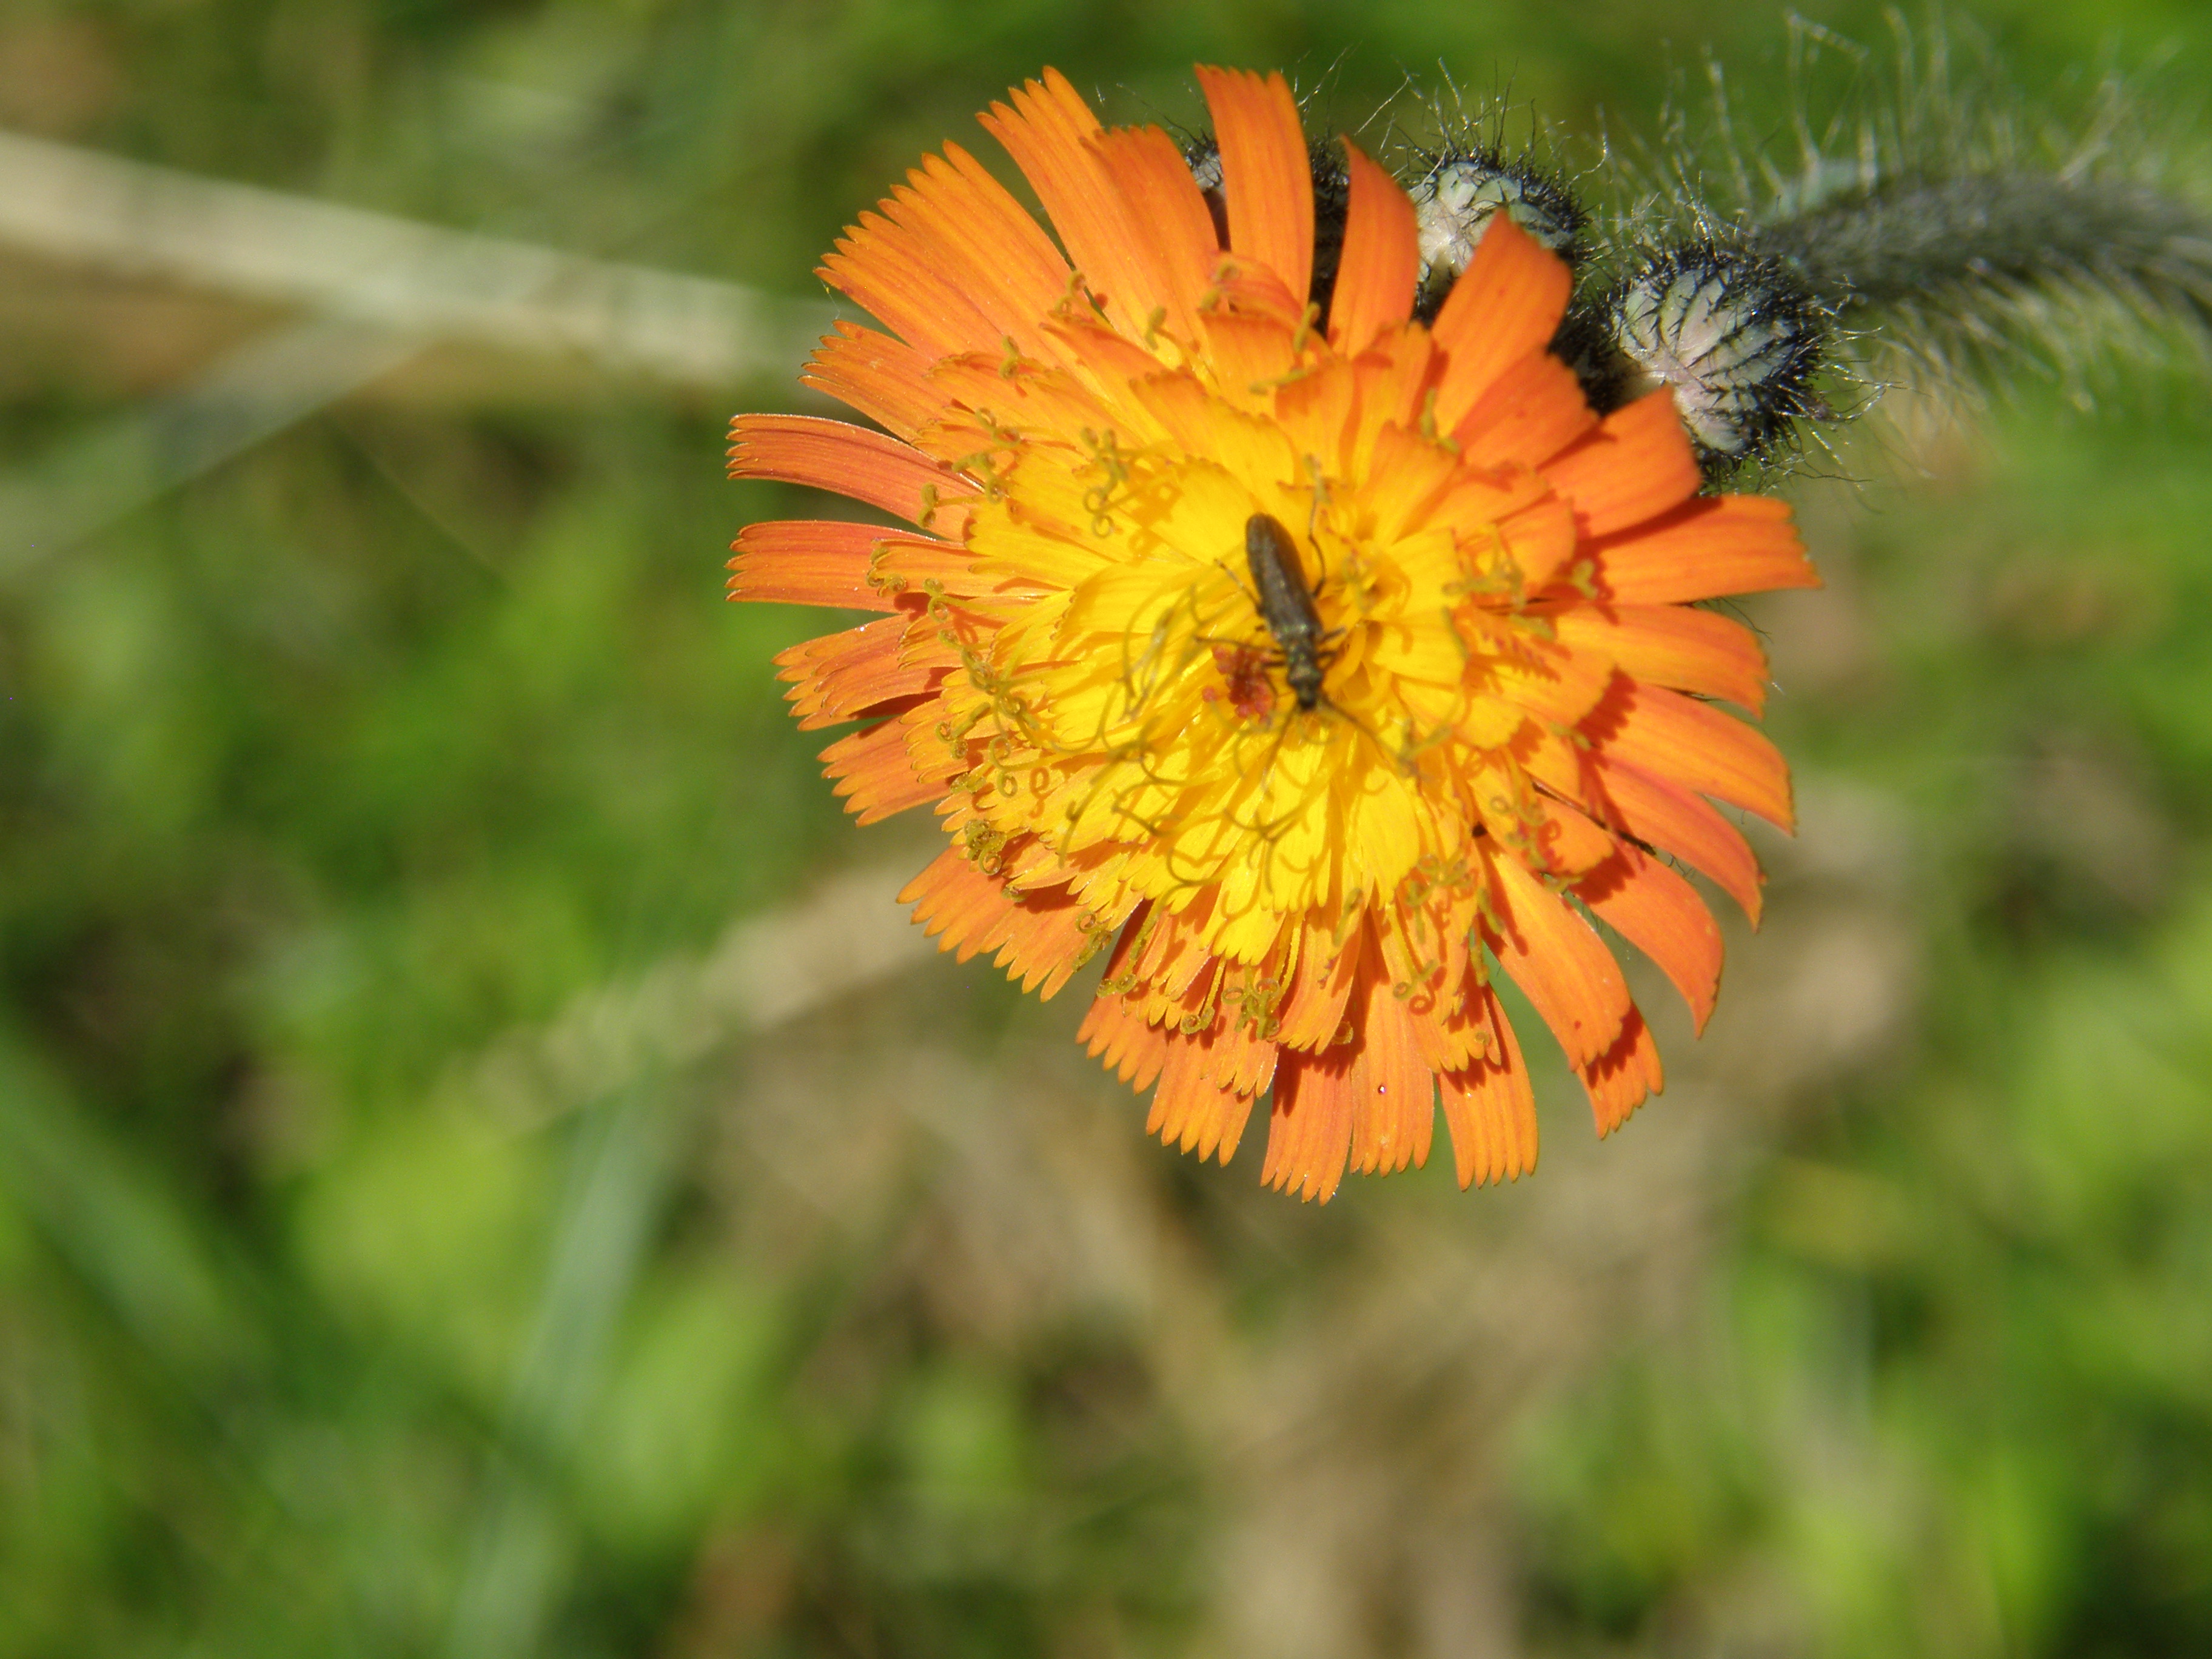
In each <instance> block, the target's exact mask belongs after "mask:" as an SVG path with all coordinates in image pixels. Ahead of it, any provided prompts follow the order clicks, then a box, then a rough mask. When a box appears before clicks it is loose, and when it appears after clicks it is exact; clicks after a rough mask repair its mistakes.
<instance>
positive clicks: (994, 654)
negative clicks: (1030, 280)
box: [940, 363, 1545, 963]
mask: <svg viewBox="0 0 2212 1659" xmlns="http://www.w3.org/2000/svg"><path fill="white" fill-rule="evenodd" d="M1334 367H1336V368H1342V367H1343V365H1341V364H1337V365H1335V366H1334ZM1202 368H1204V365H1203V364H1202V363H1194V365H1193V367H1191V368H1171V369H1164V371H1163V373H1162V374H1160V375H1159V376H1158V377H1157V378H1156V379H1153V380H1151V381H1149V382H1143V381H1140V382H1139V383H1137V384H1136V385H1134V386H1133V387H1132V388H1131V391H1130V392H1129V393H1128V394H1126V395H1125V397H1124V398H1122V399H1121V402H1122V404H1123V405H1124V407H1123V408H1122V409H1121V410H1119V411H1117V412H1119V413H1122V414H1125V415H1126V416H1127V421H1126V423H1125V424H1122V425H1117V426H1115V427H1113V428H1096V427H1089V428H1084V429H1082V430H1080V431H1079V432H1076V433H1073V434H1068V433H1064V432H1059V431H1053V430H1049V429H1036V430H1028V431H1024V430H1022V429H1021V428H1019V427H1018V424H1017V423H1016V422H1013V421H1012V420H1011V419H1010V418H1009V417H1007V416H1004V415H1000V414H997V413H994V412H990V411H984V412H982V413H981V415H980V418H981V421H982V422H983V423H984V425H985V427H986V428H987V429H988V430H989V432H990V433H992V434H993V435H994V437H995V439H996V445H995V447H994V449H993V451H992V453H991V454H990V456H989V458H988V459H987V461H984V462H982V463H980V464H979V470H980V471H982V472H983V475H984V476H986V477H987V478H988V480H989V483H990V489H989V493H988V496H987V500H986V501H984V502H982V503H981V506H980V507H979V509H978V511H977V513H976V515H975V521H974V523H973V525H972V526H971V528H970V530H969V538H968V539H969V549H970V551H971V552H972V553H974V554H975V556H976V557H977V560H978V564H977V567H976V568H977V569H978V570H979V572H981V573H984V574H996V575H1000V576H1001V577H1002V578H1003V579H1004V580H1006V582H1007V584H1008V585H1009V593H1008V596H1007V598H1006V601H1005V602H1004V603H1003V604H1000V605H999V606H998V609H997V615H996V617H995V618H994V620H996V622H997V623H998V626H997V627H996V629H995V631H994V632H993V633H991V634H990V635H989V636H988V637H984V636H982V635H978V636H977V637H975V638H972V639H969V640H968V641H963V644H964V645H965V647H966V649H965V651H964V652H963V656H964V658H965V661H966V665H967V667H966V680H967V684H965V685H964V686H963V685H960V684H957V678H958V677H956V684H953V685H951V686H949V687H948V688H947V690H946V694H945V706H946V708H947V710H948V714H949V718H948V720H946V722H945V725H944V726H942V727H940V734H941V735H942V736H943V737H945V738H946V739H947V740H948V741H951V742H954V743H965V744H973V742H974V740H975V738H979V737H982V738H987V744H986V746H985V750H984V752H985V754H986V756H987V758H986V760H985V763H984V764H983V766H982V767H981V769H979V770H980V773H981V775H971V776H970V779H969V783H970V785H971V786H972V787H975V794H974V795H973V796H970V797H967V798H966V799H970V800H972V801H973V803H974V810H975V812H976V813H977V814H978V817H979V818H980V819H981V822H982V823H984V824H987V826H988V828H987V829H984V830H981V832H980V833H981V834H982V835H984V836H987V837H989V838H991V839H992V840H994V841H995V840H997V839H999V838H1001V837H1012V836H1016V835H1018V834H1022V833H1024V832H1026V833H1028V834H1030V835H1032V836H1035V837H1036V839H1037V840H1038V841H1039V842H1042V845H1043V846H1044V847H1045V848H1048V849H1049V850H1050V852H1051V853H1052V854H1054V862H1055V863H1056V864H1058V865H1059V866H1061V867H1062V868H1065V867H1067V866H1073V868H1075V869H1076V870H1078V871H1079V872H1084V874H1083V876H1082V877H1081V878H1080V879H1079V886H1078V891H1079V894H1080V895H1081V896H1083V897H1084V898H1085V902H1087V903H1089V904H1091V906H1092V907H1093V908H1097V909H1098V910H1100V911H1102V912H1106V911H1113V912H1115V913H1117V914H1118V913H1121V911H1122V910H1124V909H1125V908H1126V907H1125V906H1123V905H1121V904H1118V903H1116V902H1115V901H1116V900H1117V899H1118V898H1120V897H1121V896H1124V895H1127V894H1134V895H1135V896H1140V897H1144V898H1148V899H1152V900H1155V901H1158V902H1160V903H1162V904H1163V905H1164V906H1165V907H1166V908H1168V909H1169V910H1170V912H1171V913H1176V914H1182V913H1184V912H1185V911H1186V910H1187V909H1188V908H1189V907H1190V906H1191V905H1192V904H1193V903H1194V902H1195V901H1197V900H1199V899H1200V896H1204V899H1205V907H1206V919H1205V921H1204V922H1203V924H1202V926H1203V931H1204V933H1205V936H1206V940H1207V943H1208V945H1209V946H1210V948H1212V950H1213V951H1215V952H1216V953H1217V954H1219V955H1221V956H1224V957H1229V958H1231V959H1232V960H1237V961H1242V962H1246V963H1254V962H1257V961H1259V960H1260V959H1261V957H1263V956H1265V955H1266V953H1267V951H1269V949H1270V948H1271V947H1273V945H1275V943H1276V941H1277V939H1278V938H1279V934H1280V933H1281V931H1282V927H1283V925H1284V923H1285V920H1286V919H1290V918H1296V917H1303V916H1304V915H1308V914H1309V913H1319V914H1322V915H1330V916H1339V915H1354V914H1357V913H1358V911H1359V910H1360V909H1361V908H1362V907H1364V906H1365V905H1367V904H1368V903H1370V902H1375V901H1376V900H1378V899H1381V898H1383V897H1386V896H1389V895H1391V894H1393V893H1395V891H1396V890H1398V888H1399V886H1400V884H1401V883H1403V882H1404V881H1405V880H1406V879H1407V878H1408V877H1409V876H1411V875H1413V872H1415V871H1416V870H1417V868H1421V867H1423V866H1426V867H1427V869H1428V870H1429V871H1430V872H1431V876H1433V873H1434V872H1436V871H1437V869H1439V868H1440V867H1442V866H1443V865H1445V864H1447V863H1455V862H1457V861H1459V860H1462V858H1463V856H1464V854H1465V851H1466V849H1467V847H1468V838H1469V836H1470V834H1471V833H1472V832H1473V831H1474V829H1476V828H1477V827H1478V826H1480V825H1481V824H1483V823H1485V822H1486V821H1489V822H1493V823H1494V822H1497V821H1499V820H1501V819H1502V820H1504V821H1505V822H1507V823H1511V822H1515V821H1517V819H1518V818H1519V817H1521V816H1522V814H1521V812H1520V811H1519V810H1518V809H1519V804H1520V803H1521V802H1522V799H1523V797H1524V793H1525V791H1526V789H1527V787H1528V786H1527V784H1526V781H1525V780H1524V779H1523V778H1522V775H1521V773H1520V769H1519V768H1518V767H1517V766H1516V764H1515V763H1514V761H1513V758H1512V756H1511V753H1510V745H1511V744H1513V742H1514V739H1515V738H1516V733H1518V732H1521V730H1522V726H1523V723H1524V720H1525V715H1524V713H1523V711H1522V708H1519V707H1518V706H1517V705H1516V703H1515V702H1513V701H1512V700H1511V698H1510V695H1509V694H1510V690H1511V688H1512V684H1513V683H1514V681H1515V679H1516V677H1518V676H1522V675H1525V674H1526V673H1527V672H1528V671H1529V669H1530V665H1531V658H1530V653H1529V646H1530V645H1531V643H1532V642H1533V641H1536V640H1538V639H1540V638H1541V636H1542V635H1543V632H1544V627H1545V625H1544V623H1542V622H1541V620H1540V619H1538V618H1535V617H1528V616H1526V615H1523V614H1521V613H1520V612H1519V611H1518V609H1517V601H1518V597H1519V593H1520V572H1519V569H1518V568H1517V566H1516V562H1515V560H1514V558H1513V556H1512V555H1511V553H1510V550H1509V549H1508V546H1507V544H1506V541H1505V539H1504V537H1503V536H1502V535H1501V534H1500V533H1499V532H1498V529H1497V527H1496V524H1495V521H1494V520H1493V519H1485V518H1482V517H1480V516H1476V517H1472V518H1471V517H1470V516H1469V515H1468V511H1467V509H1468V507H1469V506H1470V505H1477V506H1479V505H1480V503H1482V502H1484V501H1486V500H1488V501H1493V502H1497V503H1504V502H1508V501H1511V500H1512V499H1513V497H1514V492H1513V491H1512V490H1511V489H1510V486H1509V485H1503V484H1498V483H1490V482H1487V481H1486V480H1484V479H1482V478H1480V477H1474V476H1471V474H1470V470H1469V469H1467V468H1465V467H1463V466H1462V464H1461V463H1460V461H1459V459H1458V456H1457V454H1456V452H1455V450H1454V449H1453V448H1452V447H1451V446H1449V445H1448V444H1446V443H1443V442H1441V441H1437V440H1436V439H1435V438H1434V437H1432V436H1424V435H1419V434H1418V433H1408V432H1405V431H1402V430H1399V429H1397V428H1389V429H1388V435H1389V439H1390V441H1392V443H1393V450H1392V457H1393V459H1392V461H1391V465H1389V469H1388V470H1387V471H1385V470H1383V469H1381V468H1376V469H1373V470H1368V469H1365V468H1363V467H1360V466H1359V465H1357V464H1356V463H1357V460H1358V459H1359V458H1358V457H1357V456H1355V457H1354V458H1353V459H1354V463H1355V464H1354V465H1351V466H1346V465H1343V458H1342V457H1341V455H1340V456H1339V457H1338V458H1337V462H1338V464H1337V465H1334V466H1332V465H1328V463H1326V462H1325V461H1324V460H1323V459H1322V458H1321V457H1319V456H1316V455H1315V454H1312V453H1301V451H1300V448H1299V447H1298V445H1297V442H1296V441H1294V439H1293V438H1292V436H1291V433H1290V432H1289V431H1288V430H1287V429H1286V428H1285V426H1284V425H1283V424H1282V423H1279V422H1277V421H1275V420H1273V419H1270V418H1267V416H1266V415H1265V414H1264V413H1255V412H1254V410H1253V408H1252V407H1250V406H1249V405H1248V406H1246V407H1239V406H1237V404H1235V403H1232V402H1231V401H1230V400H1229V399H1228V398H1225V397H1223V396H1222V395H1220V394H1219V393H1218V392H1217V391H1216V390H1215V389H1213V388H1212V387H1210V386H1207V385H1206V383H1205V381H1204V380H1201V378H1200V370H1201V369H1202ZM1101 380H1102V382H1106V377H1104V376H1102V377H1101ZM1106 383H1109V384H1110V382H1106ZM1125 384H1126V382H1125ZM1256 390H1257V389H1256V388H1255V391H1256ZM1167 405H1172V408H1173V416H1174V419H1173V424H1174V427H1175V428H1176V431H1175V433H1174V434H1173V435H1170V433H1167V432H1164V431H1163V430H1162V422H1161V421H1160V419H1159V418H1158V410H1160V409H1161V408H1162V407H1164V406H1167ZM1262 407H1263V408H1264V405H1262ZM1370 444H1371V440H1370ZM1258 515H1265V516H1266V517H1267V518H1268V519H1272V520H1274V522H1275V525H1276V526H1279V529H1280V530H1281V531H1282V532H1286V539H1287V542H1288V551H1289V553H1290V556H1291V557H1290V559H1289V560H1287V561H1285V569H1284V574H1285V575H1286V576H1288V577H1289V579H1290V580H1289V581H1288V583H1287V584H1286V585H1285V591H1287V592H1290V593H1291V594H1292V596H1293V597H1295V596H1296V592H1297V589H1298V588H1300V587H1303V590H1304V596H1305V597H1306V598H1308V599H1310V604H1311V608H1312V611H1313V613H1314V614H1315V615H1316V616H1317V617H1318V619H1319V623H1320V629H1319V633H1318V636H1317V637H1311V636H1309V635H1305V634H1304V633H1302V632H1301V630H1300V629H1298V628H1297V626H1296V625H1295V624H1296V623H1297V622H1298V620H1299V618H1298V617H1297V614H1296V611H1295V607H1293V608H1292V609H1291V610H1289V611H1286V610H1285V606H1284V605H1283V603H1282V599H1281V595H1280V594H1277V595H1276V596H1275V597H1274V599H1273V600H1272V601H1271V598H1270V595H1269V594H1268V593H1267V592H1263V591H1262V586H1261V582H1260V581H1259V580H1256V579H1255V573H1254V571H1253V569H1252V568H1251V565H1250V562H1249V560H1248V557H1247V535H1248V529H1249V526H1251V524H1252V523H1253V521H1254V520H1255V516H1258ZM1293 567H1294V568H1293ZM1046 584H1049V585H1046ZM992 603H993V602H990V601H987V602H986V605H985V606H984V609H986V610H988V609H990V608H991V605H992ZM1302 665H1312V666H1314V667H1317V668H1318V669H1319V670H1320V684H1319V689H1318V692H1317V694H1316V695H1315V696H1313V698H1312V706H1311V707H1310V708H1306V707H1302V706H1301V705H1302V703H1303V702H1304V698H1302V697H1301V696H1299V695H1298V694H1297V690H1296V689H1295V687H1294V685H1293V683H1292V682H1293V678H1297V675H1296V674H1295V672H1294V671H1297V669H1299V668H1300V667H1301V666H1302ZM1307 683H1308V684H1309V686H1310V684H1311V683H1310V681H1308V682H1307ZM969 752H971V753H972V752H974V751H973V749H972V747H971V748H970V749H969ZM978 833H979V832H978V830H976V829H974V828H971V829H970V836H971V840H972V839H973V838H974V837H975V836H976V835H977V834H978ZM1013 879H1014V880H1015V881H1016V882H1017V883H1018V881H1019V872H1014V875H1013Z"/></svg>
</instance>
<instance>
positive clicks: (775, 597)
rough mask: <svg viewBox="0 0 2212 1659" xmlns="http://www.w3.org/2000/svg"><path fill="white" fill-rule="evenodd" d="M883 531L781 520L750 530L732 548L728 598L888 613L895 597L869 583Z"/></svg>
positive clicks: (833, 522) (826, 522)
mask: <svg viewBox="0 0 2212 1659" xmlns="http://www.w3.org/2000/svg"><path fill="white" fill-rule="evenodd" d="M883 533H884V532H883V530H882V527H881V526H877V525H872V524H848V523H844V522H842V521H841V520H812V521H809V520H793V519H781V520H767V521H764V522H763V523H760V524H749V525H747V526H745V527H744V529H743V530H740V531H739V532H738V538H737V540H735V541H734V542H732V543H731V544H730V545H731V547H732V549H734V550H736V553H737V557H735V558H733V559H732V560H731V561H730V569H731V571H732V575H731V577H730V582H729V587H730V597H731V598H732V599H753V600H757V601H760V602H762V603H763V604H773V605H835V606H837V607H839V608H841V609H843V610H848V611H889V610H891V609H892V608H893V607H894V605H896V600H895V599H894V598H893V596H892V594H891V593H890V592H887V591H885V590H884V588H882V587H880V586H877V585H876V584H875V583H874V582H872V581H871V580H869V574H870V572H869V568H868V567H869V562H870V561H871V560H872V558H873V557H874V556H875V550H876V544H877V542H878V540H880V539H881V538H882V537H883Z"/></svg>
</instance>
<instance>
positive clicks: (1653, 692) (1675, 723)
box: [1583, 680, 1796, 829]
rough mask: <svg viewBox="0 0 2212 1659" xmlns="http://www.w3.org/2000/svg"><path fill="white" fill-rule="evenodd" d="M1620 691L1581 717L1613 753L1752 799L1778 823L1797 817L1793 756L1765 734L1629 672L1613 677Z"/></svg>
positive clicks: (1687, 782) (1740, 799) (1725, 795)
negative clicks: (1634, 678)
mask: <svg viewBox="0 0 2212 1659" xmlns="http://www.w3.org/2000/svg"><path fill="white" fill-rule="evenodd" d="M1622 688H1626V689H1625V690H1623V689H1622ZM1615 692H1616V693H1618V695H1611V696H1607V699H1606V701H1605V703H1604V705H1603V706H1602V707H1601V708H1599V709H1598V711H1597V712H1596V713H1595V714H1592V715H1591V716H1590V717H1589V719H1588V720H1584V721H1583V732H1585V733H1587V734H1588V735H1589V738H1591V739H1592V740H1593V741H1594V742H1595V743H1596V744H1598V746H1599V747H1600V748H1601V749H1603V750H1605V751H1606V752H1607V753H1608V754H1611V755H1614V756H1617V757H1620V759H1621V760H1624V761H1626V762H1627V763H1629V764H1630V765H1632V766H1635V767H1638V768H1640V769H1643V770H1644V771H1646V772H1650V773H1654V774H1656V775H1658V776H1660V777H1662V778H1671V779H1673V780H1674V781H1675V782H1676V783H1678V784H1680V785H1681V786H1682V787H1684V788H1686V789H1694V790H1696V791H1697V792H1698V793H1699V794H1704V795H1712V796H1715V797H1717V798H1718V799H1722V800H1724V801H1730V802H1733V803H1734V804H1735V805H1738V806H1743V807H1748V808H1749V809H1750V810H1751V811H1754V812H1756V813H1758V814H1759V817H1763V818H1765V820H1766V821H1767V822H1768V823H1771V824H1773V825H1774V826H1775V827H1776V828H1777V829H1790V827H1791V826H1792V825H1793V824H1794V823H1795V822H1796V819H1795V817H1794V816H1793V814H1792V813H1791V811H1790V767H1789V763H1787V762H1785V761H1784V759H1783V758H1782V755H1781V752H1780V751H1779V750H1777V749H1776V748H1775V746H1774V745H1773V744H1771V743H1770V742H1768V741H1767V739H1766V738H1765V736H1764V735H1762V734H1761V733H1759V732H1755V731H1753V729H1752V728H1751V727H1750V726H1747V725H1746V724H1745V723H1744V722H1743V721H1741V720H1738V719H1737V718H1736V717H1735V715H1733V714H1726V713H1724V712H1723V711H1722V710H1720V709H1718V708H1714V707H1713V706H1712V704H1711V703H1709V702H1699V701H1698V700H1697V699H1696V698H1694V697H1686V696H1683V695H1682V694H1681V693H1680V692H1679V691H1668V690H1663V689H1662V688H1661V687H1659V686H1656V685H1644V684H1638V683H1637V682H1635V681H1632V680H1626V681H1617V682H1616V683H1615Z"/></svg>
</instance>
